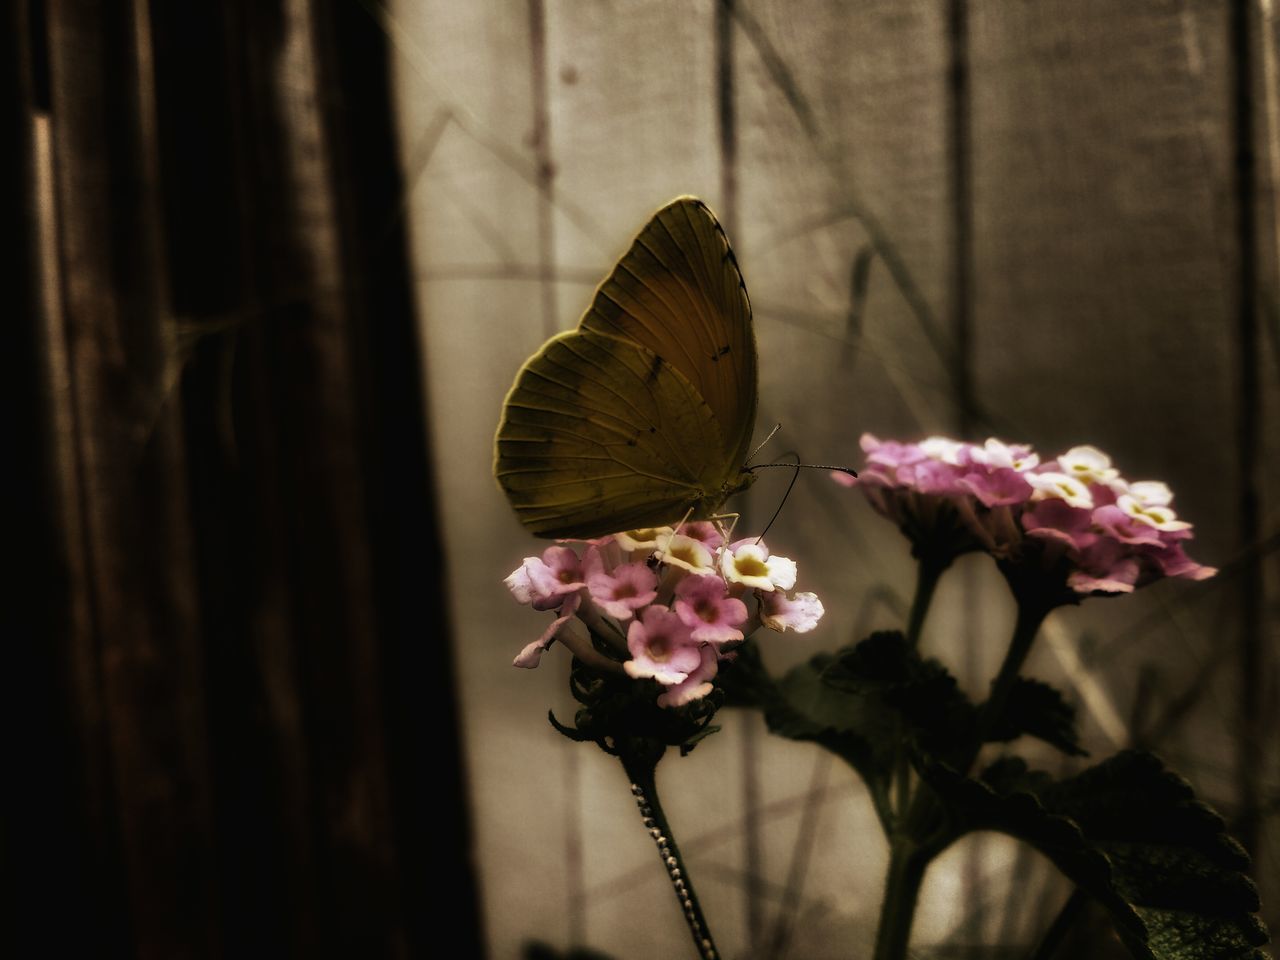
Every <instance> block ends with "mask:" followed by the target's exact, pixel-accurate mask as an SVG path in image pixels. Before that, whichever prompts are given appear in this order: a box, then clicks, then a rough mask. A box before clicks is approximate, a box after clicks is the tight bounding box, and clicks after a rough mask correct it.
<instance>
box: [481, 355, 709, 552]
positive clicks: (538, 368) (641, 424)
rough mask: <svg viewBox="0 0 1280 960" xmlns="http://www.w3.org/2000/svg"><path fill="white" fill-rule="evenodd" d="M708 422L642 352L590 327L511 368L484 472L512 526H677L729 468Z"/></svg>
mask: <svg viewBox="0 0 1280 960" xmlns="http://www.w3.org/2000/svg"><path fill="white" fill-rule="evenodd" d="M724 449H725V443H724V440H723V438H722V437H721V435H720V430H719V427H718V426H717V424H716V418H715V416H714V414H713V413H712V411H711V409H710V407H708V406H707V404H706V402H705V401H704V400H703V399H702V398H701V396H700V395H699V393H698V391H697V390H696V389H695V388H694V386H693V385H692V384H691V383H689V381H688V379H687V378H686V377H684V376H683V374H681V373H680V372H679V371H678V370H677V369H676V368H675V367H674V366H672V365H671V364H669V363H667V362H666V361H665V360H664V359H662V358H661V357H659V356H657V355H656V354H655V353H653V352H652V351H651V350H648V349H647V348H645V347H643V346H641V345H640V344H637V343H632V342H630V341H624V340H619V339H617V338H615V337H608V336H604V335H602V334H598V333H595V332H593V331H574V332H571V333H565V334H561V335H560V336H558V337H554V338H552V339H551V340H550V341H549V342H548V343H547V344H546V345H545V346H544V347H543V348H542V349H541V350H540V351H539V352H538V353H537V354H535V355H534V356H533V357H532V358H530V359H529V361H528V362H527V363H526V364H525V365H524V367H523V368H522V369H521V371H520V373H519V375H518V376H517V378H516V383H515V386H514V387H512V389H511V393H510V394H509V395H508V396H507V401H506V404H505V405H504V407H503V419H502V422H501V423H500V424H499V425H498V436H497V451H496V461H495V464H494V473H495V475H496V476H497V478H498V482H499V483H500V484H501V486H502V487H503V489H504V490H505V491H506V493H507V496H508V498H509V499H510V500H511V504H512V506H513V507H515V510H516V514H517V515H518V516H519V518H520V521H521V522H522V523H523V524H524V525H525V526H526V527H528V528H529V530H530V531H532V532H533V533H534V534H537V535H539V536H546V537H594V536H599V535H601V534H606V533H614V532H616V531H618V530H626V529H632V528H635V527H642V526H653V525H658V524H664V523H673V522H676V521H678V520H679V519H680V518H681V516H682V515H683V514H684V513H685V511H687V510H689V509H691V508H694V509H696V508H697V506H698V505H699V503H700V501H702V500H703V499H704V498H705V496H706V495H707V494H708V493H710V492H712V491H713V490H715V489H717V485H718V484H719V483H721V482H722V480H723V476H724V475H725V472H726V471H727V470H728V465H727V461H726V459H725V452H724Z"/></svg>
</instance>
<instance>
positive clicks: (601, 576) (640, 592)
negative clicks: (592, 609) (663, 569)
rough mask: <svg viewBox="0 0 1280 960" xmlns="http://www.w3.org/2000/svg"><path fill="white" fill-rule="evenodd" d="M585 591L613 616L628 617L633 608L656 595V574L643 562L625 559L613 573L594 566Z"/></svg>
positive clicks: (616, 618)
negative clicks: (594, 568)
mask: <svg viewBox="0 0 1280 960" xmlns="http://www.w3.org/2000/svg"><path fill="white" fill-rule="evenodd" d="M587 592H588V593H590V594H591V599H592V600H594V601H595V602H596V605H597V606H598V607H600V609H601V610H603V611H604V612H605V613H607V614H608V615H609V616H611V617H613V618H614V619H615V620H630V619H631V616H632V614H634V613H635V611H637V610H639V609H640V608H641V607H643V606H646V605H648V604H650V603H652V602H653V601H654V599H655V598H656V597H657V596H658V577H657V575H656V574H655V573H654V572H653V571H652V570H650V569H649V568H648V567H647V566H645V564H643V563H627V564H623V565H622V566H620V567H617V568H616V569H615V570H614V571H613V572H612V573H605V572H604V571H603V570H597V571H593V572H591V573H589V574H587Z"/></svg>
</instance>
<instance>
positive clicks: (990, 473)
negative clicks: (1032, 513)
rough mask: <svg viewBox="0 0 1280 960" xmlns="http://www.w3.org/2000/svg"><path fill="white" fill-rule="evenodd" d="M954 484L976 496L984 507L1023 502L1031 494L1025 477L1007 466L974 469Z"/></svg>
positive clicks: (1029, 485)
mask: <svg viewBox="0 0 1280 960" xmlns="http://www.w3.org/2000/svg"><path fill="white" fill-rule="evenodd" d="M955 485H956V486H957V487H959V488H960V489H962V490H966V491H968V492H969V493H971V494H973V495H974V496H975V497H977V498H978V500H979V501H981V503H982V505H983V506H984V507H1004V506H1011V505H1012V504H1015V503H1025V502H1026V501H1027V498H1028V497H1030V496H1031V484H1030V483H1028V482H1027V478H1026V477H1024V476H1023V475H1022V474H1021V473H1019V472H1018V471H1017V470H1014V469H1012V468H1009V467H999V468H996V469H994V470H974V471H972V472H970V473H966V474H965V475H964V476H963V477H961V478H960V479H959V480H957V481H956V484H955Z"/></svg>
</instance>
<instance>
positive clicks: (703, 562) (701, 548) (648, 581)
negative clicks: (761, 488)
mask: <svg viewBox="0 0 1280 960" xmlns="http://www.w3.org/2000/svg"><path fill="white" fill-rule="evenodd" d="M581 546H582V548H583V549H582V553H581V554H579V553H578V552H577V551H575V550H574V549H573V548H572V547H569V546H566V545H564V544H563V543H562V544H558V545H556V546H552V547H548V548H547V549H546V550H544V551H543V553H542V556H541V557H525V559H524V563H523V564H521V565H520V566H519V567H518V568H516V569H515V570H514V571H513V572H512V573H511V575H510V576H509V577H507V579H506V580H505V581H504V582H505V583H506V585H507V588H508V589H509V590H510V591H511V593H512V595H513V596H515V598H516V599H517V600H518V601H520V602H521V603H524V604H528V605H530V606H532V607H533V608H534V609H535V610H552V611H554V612H555V614H556V617H555V620H554V621H553V622H552V623H551V625H550V626H549V627H548V628H547V629H546V630H545V631H544V632H543V634H542V636H540V637H539V638H538V639H537V640H535V641H534V642H533V643H530V644H528V645H527V646H526V647H525V648H524V649H523V650H521V651H520V655H519V656H517V657H516V659H515V665H516V666H517V667H530V668H532V667H536V666H537V665H538V662H539V660H540V659H541V658H542V652H543V651H544V650H546V649H547V647H549V646H550V645H551V643H552V642H553V641H555V640H559V641H560V642H561V643H563V644H564V645H565V646H567V647H568V648H569V649H570V650H572V651H573V653H574V655H575V656H577V657H578V659H579V660H582V661H583V662H585V663H588V664H590V665H592V666H595V667H596V668H598V669H601V670H607V671H613V672H616V671H624V672H625V673H626V674H627V675H628V676H630V677H632V678H633V679H644V678H651V679H653V680H656V681H657V682H658V683H659V684H661V685H662V686H663V687H664V688H665V690H664V691H663V692H662V694H661V695H660V696H659V697H658V704H659V706H663V707H678V706H681V705H683V704H686V703H689V702H691V701H693V700H697V699H699V698H701V697H705V696H706V695H707V694H708V693H710V692H711V689H712V685H711V680H712V679H713V678H714V677H715V675H716V671H717V669H718V666H719V662H720V661H721V660H724V659H728V658H731V657H732V656H733V654H732V652H731V649H732V647H733V646H735V645H736V644H737V643H739V642H740V641H742V640H743V639H744V638H745V637H746V636H749V635H750V634H751V633H752V632H753V631H754V630H755V629H756V628H757V627H759V626H765V627H769V628H770V629H772V630H776V631H778V632H779V633H781V632H784V631H786V630H788V629H791V630H795V631H796V632H798V633H804V632H806V631H809V630H812V629H813V628H814V627H815V626H816V625H817V623H818V620H819V618H821V616H822V614H823V608H822V602H821V601H820V600H819V599H818V598H817V597H816V596H815V595H814V594H812V593H789V591H791V589H792V588H793V587H794V586H795V581H796V565H795V562H794V561H792V560H788V559H787V558H786V557H778V556H774V555H772V554H771V553H770V552H769V548H768V547H766V546H765V545H764V543H763V541H760V540H754V539H745V540H738V541H737V542H735V543H726V542H725V541H724V537H723V536H722V534H721V531H720V528H718V527H717V526H716V525H715V524H713V523H710V522H701V521H700V522H694V523H686V524H684V525H682V526H681V527H680V528H679V529H678V530H676V529H673V528H671V527H656V528H652V529H646V530H630V531H627V532H625V533H617V534H612V535H610V536H607V537H603V538H601V539H599V540H591V541H586V542H584V543H582V544H581ZM748 601H750V602H751V604H752V607H753V608H754V609H753V610H749V609H748V604H747V602H748ZM593 638H594V639H595V640H596V641H597V642H600V643H602V644H603V645H605V647H606V648H607V649H610V650H611V651H612V652H614V653H615V654H616V655H617V657H619V658H623V657H625V658H626V659H625V661H622V662H619V660H618V659H614V658H611V657H610V656H607V655H606V654H605V653H602V652H601V651H600V650H598V649H597V648H596V646H595V644H593V642H592V640H593Z"/></svg>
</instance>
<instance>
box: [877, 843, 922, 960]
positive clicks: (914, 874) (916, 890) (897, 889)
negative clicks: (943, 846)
mask: <svg viewBox="0 0 1280 960" xmlns="http://www.w3.org/2000/svg"><path fill="white" fill-rule="evenodd" d="M928 865H929V862H928V859H927V858H925V857H922V856H920V854H919V852H918V851H917V850H916V848H915V844H914V843H913V842H912V840H911V839H910V838H909V837H907V836H904V835H901V834H900V835H898V836H896V837H894V840H893V846H892V847H891V848H890V852H889V872H888V875H887V876H886V877H885V883H884V901H883V902H882V903H881V904H880V927H879V929H878V930H877V931H876V952H875V956H874V960H904V958H905V957H906V955H907V945H908V944H909V943H910V942H911V924H912V922H913V921H914V919H915V913H916V901H917V900H918V899H919V896H920V886H921V884H922V883H923V882H924V873H925V870H926V869H927V868H928Z"/></svg>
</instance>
